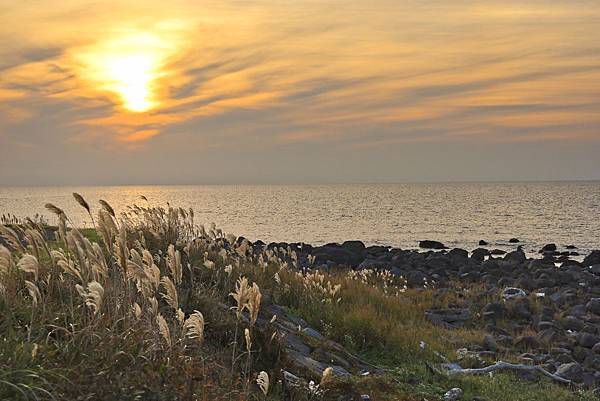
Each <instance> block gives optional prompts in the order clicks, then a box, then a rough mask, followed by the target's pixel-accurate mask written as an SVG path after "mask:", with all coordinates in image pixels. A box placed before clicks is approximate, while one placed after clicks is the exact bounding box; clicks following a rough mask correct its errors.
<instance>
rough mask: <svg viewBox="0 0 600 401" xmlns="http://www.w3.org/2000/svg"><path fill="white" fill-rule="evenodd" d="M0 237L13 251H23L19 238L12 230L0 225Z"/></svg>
mask: <svg viewBox="0 0 600 401" xmlns="http://www.w3.org/2000/svg"><path fill="white" fill-rule="evenodd" d="M0 237H1V238H4V239H5V240H6V241H7V242H8V245H10V246H12V247H13V248H14V249H18V250H21V251H25V248H24V247H23V244H22V243H21V240H20V239H19V236H18V235H17V233H16V232H15V231H14V230H13V229H12V228H10V227H7V226H4V225H0Z"/></svg>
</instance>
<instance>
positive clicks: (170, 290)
mask: <svg viewBox="0 0 600 401" xmlns="http://www.w3.org/2000/svg"><path fill="white" fill-rule="evenodd" d="M160 283H161V284H162V286H163V287H164V288H165V290H166V292H165V293H164V294H163V297H164V298H165V301H167V304H169V306H170V307H171V308H173V309H175V310H177V309H179V300H178V297H177V288H176V287H175V284H173V282H172V281H171V279H170V278H169V277H167V276H164V277H163V278H162V279H161V280H160Z"/></svg>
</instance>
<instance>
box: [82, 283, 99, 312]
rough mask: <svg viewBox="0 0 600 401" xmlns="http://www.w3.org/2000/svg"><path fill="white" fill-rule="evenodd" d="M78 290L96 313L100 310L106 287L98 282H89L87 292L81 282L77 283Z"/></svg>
mask: <svg viewBox="0 0 600 401" xmlns="http://www.w3.org/2000/svg"><path fill="white" fill-rule="evenodd" d="M75 288H76V289H77V292H78V293H79V295H80V296H81V297H82V298H83V300H84V301H85V304H86V305H87V306H88V307H90V308H92V309H93V310H94V315H95V314H97V313H98V312H99V311H100V308H101V307H102V300H103V298H104V287H102V285H101V284H100V283H99V282H97V281H92V282H90V283H89V284H88V286H87V288H88V290H87V292H86V291H85V290H84V289H83V287H82V286H80V285H79V284H77V285H75Z"/></svg>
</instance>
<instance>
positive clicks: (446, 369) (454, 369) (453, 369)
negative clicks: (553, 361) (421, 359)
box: [427, 351, 572, 384]
mask: <svg viewBox="0 0 600 401" xmlns="http://www.w3.org/2000/svg"><path fill="white" fill-rule="evenodd" d="M433 353H434V354H435V355H436V356H437V357H438V358H440V359H441V360H443V361H444V362H445V363H444V364H442V368H443V373H445V374H447V375H450V376H453V375H485V374H488V373H491V372H494V371H496V370H520V371H529V372H536V373H540V374H542V375H544V376H546V377H548V378H550V379H552V380H555V381H557V382H559V383H563V384H571V383H572V382H571V380H569V379H565V378H564V377H561V376H558V375H555V374H553V373H550V372H548V371H547V370H546V369H544V368H542V367H541V366H538V365H522V364H516V363H508V362H503V361H498V362H496V363H495V364H493V365H490V366H486V367H485V368H470V369H465V368H462V367H460V366H459V365H458V364H456V363H451V362H450V361H449V360H448V358H446V357H445V356H444V355H442V354H441V353H439V352H437V351H433ZM427 368H428V369H430V370H432V371H433V372H435V373H440V372H439V371H438V370H437V369H435V368H434V367H433V366H431V365H429V364H427Z"/></svg>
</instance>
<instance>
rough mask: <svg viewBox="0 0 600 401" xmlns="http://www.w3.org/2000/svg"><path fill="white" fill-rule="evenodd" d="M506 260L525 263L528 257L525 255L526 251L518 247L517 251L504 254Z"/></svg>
mask: <svg viewBox="0 0 600 401" xmlns="http://www.w3.org/2000/svg"><path fill="white" fill-rule="evenodd" d="M504 260H506V261H508V262H513V263H523V262H525V261H526V260H527V257H526V256H525V252H523V250H521V249H517V250H516V251H513V252H509V253H507V254H506V255H504Z"/></svg>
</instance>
